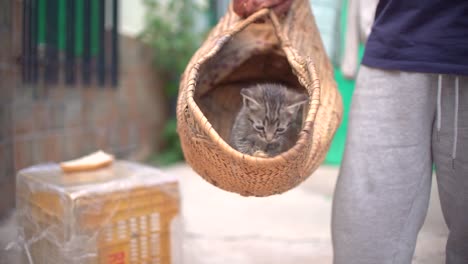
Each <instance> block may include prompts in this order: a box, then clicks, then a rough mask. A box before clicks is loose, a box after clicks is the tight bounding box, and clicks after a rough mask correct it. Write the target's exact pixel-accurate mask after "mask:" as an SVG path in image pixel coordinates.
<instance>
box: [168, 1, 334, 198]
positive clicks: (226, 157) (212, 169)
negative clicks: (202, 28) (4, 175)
mask: <svg viewBox="0 0 468 264" xmlns="http://www.w3.org/2000/svg"><path fill="white" fill-rule="evenodd" d="M260 82H278V83H283V84H285V85H287V86H288V87H291V88H296V89H305V90H306V91H307V93H308V95H309V99H310V100H309V104H308V105H307V107H306V108H305V109H304V110H305V111H304V119H303V120H304V121H303V129H302V131H301V132H300V134H299V137H298V140H297V143H296V144H295V146H294V147H293V148H291V149H290V150H288V151H286V152H284V153H283V154H281V155H278V156H275V157H272V158H260V157H253V156H249V155H244V154H242V153H240V152H238V151H236V150H235V149H233V148H232V147H231V146H230V145H229V144H228V143H227V142H229V140H228V139H229V137H230V132H231V128H232V126H233V123H234V118H235V116H236V114H237V112H238V111H239V109H240V107H241V104H242V100H241V96H240V89H241V88H243V87H246V86H248V85H249V84H255V83H260ZM179 89H180V90H179V98H178V104H177V120H178V133H179V135H180V140H181V144H182V149H183V152H184V155H185V159H186V161H187V162H188V164H189V165H190V166H191V167H192V168H193V169H194V170H195V171H196V172H197V173H198V174H200V175H201V176H202V177H203V178H204V179H205V180H207V181H208V182H210V183H211V184H213V185H215V186H217V187H219V188H222V189H224V190H226V191H231V192H236V193H239V194H241V195H244V196H269V195H273V194H279V193H283V192H285V191H287V190H289V189H291V188H293V187H295V186H297V185H298V184H300V183H301V182H302V181H304V180H305V179H306V178H307V177H308V176H310V175H311V174H312V172H313V171H314V170H315V169H317V167H318V166H319V165H320V164H321V163H322V162H323V160H324V158H325V155H326V153H327V150H328V148H329V145H330V142H331V140H332V138H333V135H334V133H335V131H336V129H337V127H338V125H339V123H340V121H341V116H342V102H341V97H340V94H339V93H338V91H337V89H336V83H335V81H334V77H333V68H332V65H331V64H330V61H329V59H328V57H327V55H326V53H325V49H324V47H323V44H322V41H321V38H320V35H319V31H318V29H317V26H316V24H315V21H314V17H313V15H312V13H311V10H310V6H309V2H308V1H307V0H295V1H294V3H293V4H292V6H291V9H290V10H289V12H288V14H287V15H285V17H283V18H281V19H279V18H278V17H277V16H276V15H275V13H274V12H272V11H271V12H270V10H268V9H262V10H260V11H258V12H256V13H254V14H253V15H251V16H250V17H248V18H246V19H242V18H240V17H239V16H237V15H236V14H235V13H234V11H233V9H232V4H231V6H230V8H229V10H228V11H227V13H226V15H225V16H224V17H223V18H222V19H221V20H220V22H219V23H218V24H217V25H216V26H215V28H214V29H213V30H212V31H211V32H210V34H209V36H208V38H207V40H206V41H205V42H204V43H203V45H202V46H201V47H200V49H199V50H198V51H197V52H196V53H195V54H194V56H193V57H192V59H191V61H190V62H189V64H188V66H187V68H186V70H185V72H184V74H183V76H182V79H181V83H180V88H179Z"/></svg>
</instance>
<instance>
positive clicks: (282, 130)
mask: <svg viewBox="0 0 468 264" xmlns="http://www.w3.org/2000/svg"><path fill="white" fill-rule="evenodd" d="M284 131H286V128H282V127H278V128H277V129H276V132H278V133H283V132H284Z"/></svg>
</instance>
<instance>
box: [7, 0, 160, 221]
mask: <svg viewBox="0 0 468 264" xmlns="http://www.w3.org/2000/svg"><path fill="white" fill-rule="evenodd" d="M21 10H22V1H19V0H7V1H1V3H0V40H1V41H0V219H1V218H3V217H4V216H5V214H6V213H7V212H8V211H9V209H10V208H13V207H14V200H15V194H14V189H15V185H14V182H15V174H16V172H17V171H18V170H20V169H22V168H25V167H28V166H31V165H33V164H38V163H44V162H54V161H55V162H56V161H62V160H68V159H73V158H76V157H79V156H81V155H84V154H87V153H89V152H92V151H95V150H97V149H103V150H105V151H108V152H111V153H113V154H115V155H116V156H117V157H119V158H127V159H132V160H142V159H145V158H146V157H147V156H148V155H149V154H150V153H151V152H153V151H155V150H157V149H158V148H159V146H160V140H159V132H160V131H162V128H163V126H164V123H165V118H166V116H167V113H166V109H167V104H166V102H165V100H164V96H163V92H162V89H161V87H162V84H161V82H160V81H159V80H158V78H157V74H156V71H155V69H154V67H153V66H152V53H151V50H150V49H148V48H147V47H145V46H144V45H142V44H141V43H139V42H138V41H137V40H135V39H132V38H129V37H124V36H121V37H120V61H121V65H120V78H119V87H116V88H112V87H84V86H82V85H80V84H78V85H76V86H73V87H66V86H61V85H58V86H48V85H45V84H44V83H41V82H39V83H38V84H37V85H34V86H32V85H24V84H23V83H22V81H21V66H20V63H19V61H20V55H21V28H22V27H21V21H22V20H21V19H22V15H21V14H22V12H21ZM61 78H63V77H61Z"/></svg>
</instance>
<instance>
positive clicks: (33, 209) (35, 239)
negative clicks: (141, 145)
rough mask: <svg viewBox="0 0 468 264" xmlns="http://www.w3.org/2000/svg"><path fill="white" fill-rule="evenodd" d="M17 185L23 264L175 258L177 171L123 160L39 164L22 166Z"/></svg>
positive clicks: (111, 263) (171, 260)
mask: <svg viewBox="0 0 468 264" xmlns="http://www.w3.org/2000/svg"><path fill="white" fill-rule="evenodd" d="M16 188H17V192H16V193H17V194H16V195H17V209H18V221H19V226H20V239H21V241H23V244H24V248H25V254H24V260H25V262H26V263H29V261H28V259H30V260H32V262H30V263H35V264H41V263H44V264H55V263H57V264H65V263H66V264H72V263H73V264H74V263H80V264H87V263H106V264H124V263H125V264H126V263H162V264H166V263H167V264H169V263H178V262H179V260H178V259H180V256H179V254H180V253H181V250H180V248H181V242H180V241H179V240H180V239H181V235H179V234H180V232H181V228H182V227H181V223H180V220H179V218H178V214H179V208H180V197H179V189H178V183H177V179H176V178H175V177H172V176H169V175H165V174H163V173H162V172H161V171H159V170H157V169H154V168H151V167H148V166H144V165H140V164H136V163H132V162H126V161H115V162H114V163H113V164H112V165H110V166H108V167H106V168H101V169H98V170H94V171H87V172H75V173H64V172H63V171H62V170H61V169H60V166H59V165H58V164H45V165H38V166H34V167H31V168H28V169H24V170H21V171H20V172H19V173H18V175H17V185H16Z"/></svg>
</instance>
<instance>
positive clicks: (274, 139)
mask: <svg viewBox="0 0 468 264" xmlns="http://www.w3.org/2000/svg"><path fill="white" fill-rule="evenodd" d="M240 93H241V95H242V99H243V104H242V108H241V109H240V111H239V113H238V114H237V117H236V120H235V122H234V126H233V128H232V131H231V146H232V147H233V148H235V149H236V150H238V151H239V152H242V153H245V154H249V155H253V156H262V157H265V156H268V157H273V156H276V155H278V154H280V153H282V152H284V151H286V150H288V149H289V148H291V147H292V146H294V144H295V142H296V140H297V137H298V134H299V131H300V129H301V125H302V115H300V114H299V115H298V112H299V109H300V108H301V106H302V105H304V104H305V103H307V102H308V97H307V95H305V94H301V93H298V92H296V91H294V90H291V89H288V88H286V87H285V86H283V85H280V84H258V85H256V86H253V87H249V88H244V89H242V90H241V92H240Z"/></svg>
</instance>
